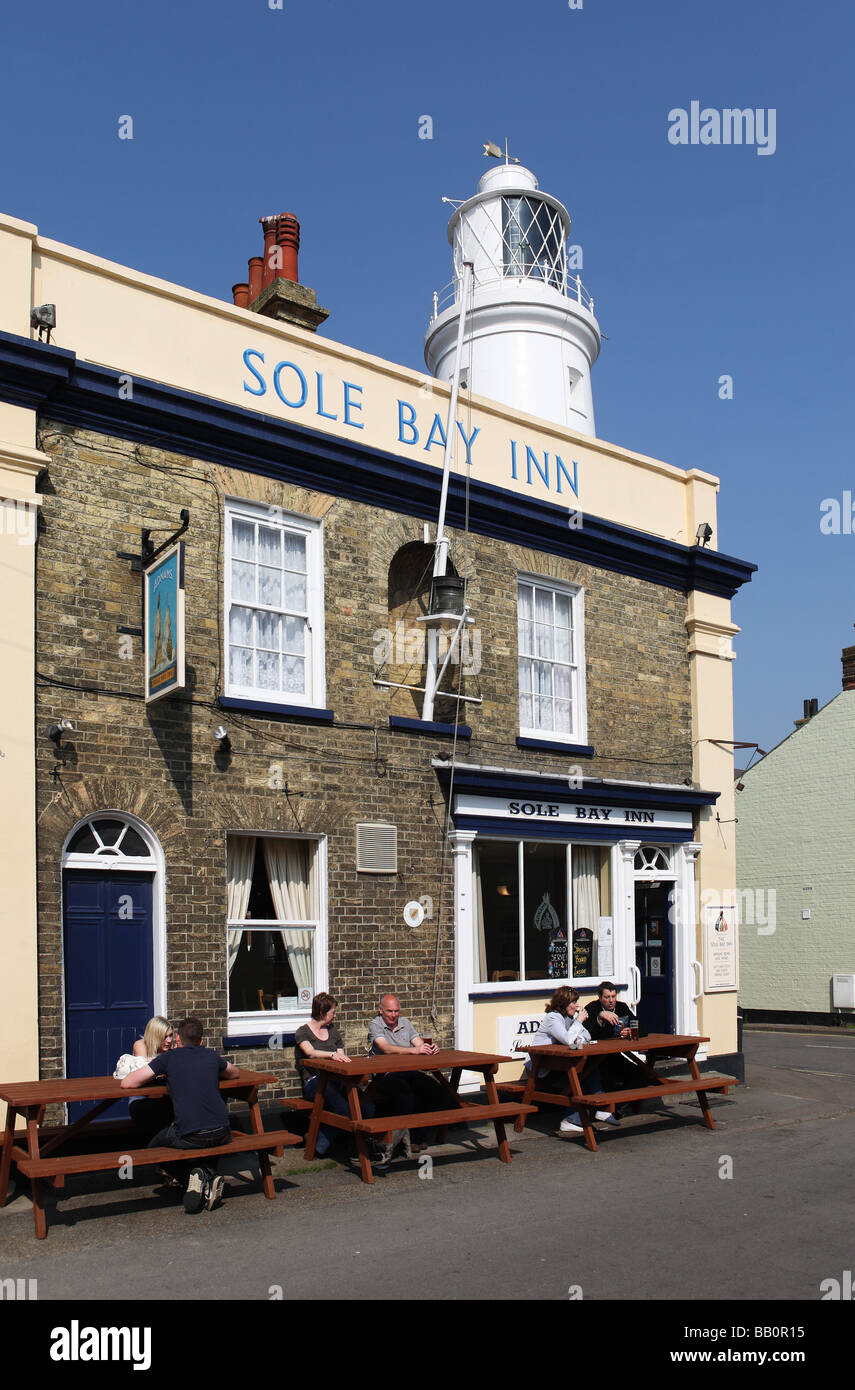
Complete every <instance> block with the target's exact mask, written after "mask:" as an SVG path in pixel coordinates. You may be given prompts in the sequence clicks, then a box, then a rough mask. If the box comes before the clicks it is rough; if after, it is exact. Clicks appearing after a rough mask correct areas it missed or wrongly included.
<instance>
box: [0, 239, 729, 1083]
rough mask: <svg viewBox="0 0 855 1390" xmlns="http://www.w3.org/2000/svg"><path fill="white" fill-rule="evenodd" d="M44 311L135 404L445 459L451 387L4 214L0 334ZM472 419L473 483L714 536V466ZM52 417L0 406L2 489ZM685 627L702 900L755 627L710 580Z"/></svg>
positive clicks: (20, 874) (29, 726) (713, 866)
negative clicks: (217, 412)
mask: <svg viewBox="0 0 855 1390" xmlns="http://www.w3.org/2000/svg"><path fill="white" fill-rule="evenodd" d="M44 303H53V304H55V305H56V312H57V327H56V330H55V331H54V333H53V336H52V343H53V345H54V346H55V347H58V348H61V349H67V350H68V351H70V352H73V353H74V354H76V357H77V359H78V361H81V360H86V361H88V362H90V363H93V364H97V365H99V366H100V367H105V368H108V369H110V370H115V372H116V392H117V395H119V396H120V398H121V399H132V398H133V396H132V393H133V390H134V384H135V382H142V381H154V382H159V383H164V384H166V385H169V386H171V387H175V388H178V389H180V390H182V391H186V392H190V393H196V394H199V395H202V396H204V397H206V398H209V399H211V398H212V399H214V400H217V401H222V402H226V403H229V404H231V405H233V406H236V407H239V408H240V409H242V410H246V411H254V412H258V413H260V414H263V415H265V416H268V417H272V418H274V419H276V420H280V421H288V423H289V424H294V425H299V426H303V427H305V428H306V429H307V430H311V431H314V432H318V433H319V434H321V435H332V436H336V437H338V438H342V439H346V440H348V441H350V442H352V443H355V444H359V445H361V446H368V447H371V448H374V449H378V450H382V451H384V452H385V453H386V454H387V455H393V456H395V457H396V458H397V459H400V460H401V461H402V467H403V468H404V469H405V468H406V467H407V465H408V464H409V463H411V462H416V461H417V462H419V463H421V464H429V465H432V466H433V467H435V468H436V469H437V470H441V468H442V459H443V437H442V431H443V428H444V425H445V420H446V413H447V405H448V398H449V388H448V387H447V386H446V385H445V384H444V383H441V382H439V381H436V380H433V379H431V378H429V377H427V376H426V375H424V374H422V373H418V372H414V371H411V370H409V369H407V368H405V367H401V366H398V365H396V364H393V363H389V362H385V361H382V360H380V359H378V358H376V357H372V356H369V355H368V354H365V353H362V352H358V351H356V350H354V349H352V348H348V347H345V346H343V345H341V344H338V343H335V342H333V341H331V340H329V339H326V338H318V337H317V336H316V335H314V334H312V333H309V332H306V331H303V330H301V329H299V328H295V327H291V326H286V325H283V324H279V323H276V322H273V321H271V320H269V319H265V318H261V317H259V315H258V314H256V313H252V312H250V311H248V310H242V309H238V308H236V307H234V306H233V305H232V304H230V303H227V302H223V301H220V300H215V299H213V298H209V297H206V296H203V295H199V294H195V293H193V292H192V291H190V290H187V289H183V288H181V287H179V286H176V285H172V284H169V283H167V282H165V281H162V280H158V279H156V278H153V277H151V276H146V275H143V274H140V273H138V272H136V271H133V270H130V269H128V268H126V267H123V266H120V265H116V264H114V263H111V262H108V261H105V260H102V259H100V258H98V257H95V256H91V255H88V254H86V253H85V252H82V251H78V250H75V249H74V248H71V247H68V246H64V245H62V244H60V243H59V242H56V241H52V240H50V239H47V238H45V237H42V236H40V235H39V233H38V230H37V228H36V227H34V226H32V225H30V224H27V223H24V222H20V221H17V220H15V219H13V218H10V217H6V216H2V217H0V331H2V332H4V333H8V334H15V335H18V336H19V337H22V338H29V337H32V336H34V335H33V334H32V333H31V329H30V312H31V309H32V307H33V306H34V305H39V304H44ZM122 393H124V394H122ZM458 421H459V428H458V429H457V430H456V432H455V452H454V462H453V469H454V471H455V472H456V473H457V474H458V475H461V476H462V474H463V473H464V470H465V469H466V468H467V466H471V475H470V476H471V477H472V478H473V480H474V479H477V480H479V481H480V482H481V483H486V484H490V485H492V486H495V487H497V488H501V489H504V490H506V491H508V492H511V493H514V494H516V495H517V496H518V497H520V498H521V499H526V498H531V499H536V500H538V501H539V502H551V503H553V504H554V505H556V506H564V507H566V508H567V509H568V512H570V513H572V512H575V511H578V512H579V513H581V516H582V518H583V519H584V517H585V516H589V517H592V518H602V519H604V520H606V521H609V522H614V523H617V524H619V525H621V526H624V527H628V528H631V529H632V530H633V531H636V532H641V533H645V534H646V535H648V536H651V537H659V538H662V540H664V541H666V542H676V543H677V544H679V545H682V546H686V547H691V546H693V545H694V543H695V534H696V531H697V528H698V526H699V525H700V524H701V523H704V522H707V523H709V525H710V526H711V527H712V530H713V548H714V547H715V543H716V540H717V517H716V499H717V492H718V481H717V479H716V478H714V477H712V476H711V475H709V474H706V473H703V472H700V471H698V470H695V469H692V470H689V471H684V470H681V469H679V468H676V467H673V466H671V465H669V464H667V463H663V462H660V461H658V460H656V459H652V458H648V457H646V456H644V455H640V454H637V453H633V452H632V451H630V450H627V449H624V448H622V447H618V446H616V445H612V444H609V443H606V442H604V441H602V440H599V439H591V438H588V437H585V436H583V435H579V434H576V433H573V432H572V431H569V430H566V429H561V428H559V427H556V426H551V425H546V424H545V423H544V422H543V421H541V420H537V419H535V418H533V417H530V416H525V415H521V414H519V413H516V412H513V411H511V410H509V409H507V408H505V407H503V406H500V405H498V404H496V403H494V402H492V401H489V400H486V399H484V398H481V397H472V398H469V399H464V398H463V397H461V401H460V408H459V411H458ZM35 423H36V416H35V411H34V409H30V408H28V407H27V405H26V404H17V405H2V404H0V475H2V477H1V478H0V481H2V495H3V496H4V497H7V498H14V499H21V500H23V501H24V502H27V503H29V502H34V503H35V504H37V503H38V498H37V497H36V492H35V481H36V478H37V476H38V473H39V471H40V469H41V467H42V466H43V465H44V463H45V461H46V460H45V457H44V455H42V454H41V453H40V452H39V450H38V448H37V446H36V439H35ZM467 455H468V457H469V459H470V460H471V465H467ZM2 545H3V557H4V564H3V568H2V581H0V584H2V592H0V611H2V614H3V617H2V624H3V627H2V637H3V658H4V671H5V673H6V675H5V678H4V683H3V687H2V700H3V714H4V716H5V717H4V718H3V720H2V724H0V738H2V750H0V751H2V754H3V758H2V763H0V766H2V768H3V775H4V783H3V785H4V796H3V802H2V809H0V818H2V819H0V830H1V831H2V834H0V844H2V847H3V848H2V852H3V862H4V869H5V873H4V879H5V888H6V895H5V900H6V905H7V914H6V921H5V931H4V953H3V971H2V986H0V988H1V989H2V995H0V1026H2V1029H3V1042H2V1048H0V1053H2V1057H3V1064H2V1066H3V1073H4V1077H5V1078H6V1079H25V1078H31V1077H32V1076H34V1075H35V1074H36V1073H37V1067H38V1039H37V1035H36V1022H35V1020H36V1017H37V1010H36V940H35V936H36V930H35V929H36V905H35V829H34V766H33V759H34V742H33V738H34V731H33V717H32V709H33V686H34V646H33V642H34V633H33V591H34V574H35V553H36V549H35V546H34V545H33V544H22V543H20V538H19V537H17V536H10V535H8V534H4V536H3V537H2ZM687 629H688V652H689V663H690V672H691V688H692V709H693V723H694V730H693V742H694V747H695V762H694V777H695V782H696V784H697V785H699V786H701V787H703V788H704V789H706V790H709V791H719V792H720V794H721V795H720V798H719V801H718V803H717V806H716V808H715V809H714V810H713V811H709V810H707V811H704V812H702V813H701V817H700V831H699V839H698V844H697V846H696V847H694V848H693V850H692V853H691V854H688V853H684V851H682V850H681V854H682V855H683V859H681V863H683V862H684V861H685V864H684V868H685V874H684V879H685V884H686V886H687V888H688V889H689V891H690V892H692V893H694V894H695V895H697V894H700V893H702V892H704V891H705V890H708V889H711V890H715V893H717V894H721V895H724V896H725V897H726V896H727V895H730V897H731V898H732V897H733V895H734V892H735V866H734V849H733V834H732V831H733V828H734V827H733V825H732V824H731V822H732V818H733V814H734V812H733V792H732V784H733V778H732V768H733V757H732V750H731V749H730V748H729V747H728V746H727V741H729V740H732V739H733V711H732V672H731V662H732V660H733V655H734V654H733V648H732V638H733V637H734V636H735V634H736V633H737V632H738V630H739V629H738V628H736V627H735V626H734V625H733V624H732V622H731V618H730V601H729V600H728V599H726V598H719V597H716V596H714V595H712V594H709V593H705V592H700V591H694V592H693V593H692V594H691V595H690V599H689V616H688V619H687ZM37 733H38V736H39V737H41V736H42V735H43V731H37ZM711 740H720V741H723V743H724V746H719V744H716V743H713V742H711ZM716 815H718V817H719V818H720V819H719V820H717V818H716ZM696 866H699V876H698V878H697V880H696V881H695V880H694V871H695V868H696ZM690 867H691V871H692V872H691V875H689V868H690ZM681 872H683V871H682V870H681ZM696 901H697V897H696ZM695 920H696V923H697V912H696V913H695ZM691 938H692V928H691V924H689V934H688V936H687V938H686V941H687V943H688V947H687V948H686V949H684V950H683V951H682V958H681V959H678V963H677V968H678V969H679V970H680V971H681V983H680V990H681V992H682V993H681V997H683V999H684V1001H685V1007H683V1006H682V1005H681V1006H680V1008H678V1011H677V1016H678V1018H680V1017H682V1018H683V1021H684V1022H688V1021H689V1019H690V1018H691V1019H693V1020H695V1028H694V1029H693V1030H692V1031H698V1032H701V1033H704V1034H708V1035H709V1036H710V1039H711V1042H710V1044H709V1045H708V1048H707V1051H708V1052H709V1053H711V1054H727V1053H732V1052H734V1051H735V1049H736V992H735V990H734V991H732V992H726V993H716V994H707V993H706V992H705V984H704V981H703V979H702V972H701V970H700V966H701V963H702V961H703V953H702V947H703V944H702V940H701V931H700V925H699V924H696V925H695V927H694V955H692V951H691ZM684 944H685V943H684ZM678 954H679V953H678ZM541 998H542V996H541ZM524 1004H525V1000H524V999H523V1003H522V1004H520V1001H519V1000H516V1001H515V1003H514V1008H515V1009H518V1008H520V1007H523V1005H524ZM502 1007H503V1006H502V1004H501V1001H498V1002H497V1001H491V1002H490V1003H489V1005H483V1006H481V1007H479V1010H478V1012H477V1017H475V1018H473V1020H472V1021H471V1023H470V1024H469V1025H467V1028H466V1030H465V1031H466V1032H467V1033H471V1044H472V1045H474V1046H477V1047H479V1048H484V1049H488V1050H492V1048H493V1047H494V1046H495V1036H494V1030H493V1033H492V1034H491V1029H492V1027H493V1024H492V1020H493V1019H494V1018H495V1017H498V1016H500V1011H501V1009H502ZM693 1010H694V1012H693ZM491 1036H492V1037H493V1041H492V1042H491Z"/></svg>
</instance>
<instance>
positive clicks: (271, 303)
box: [232, 212, 329, 333]
mask: <svg viewBox="0 0 855 1390" xmlns="http://www.w3.org/2000/svg"><path fill="white" fill-rule="evenodd" d="M258 220H259V222H260V223H261V226H262V230H263V232H264V255H263V256H251V257H250V260H249V279H248V280H247V281H244V282H242V283H241V284H237V285H234V286H233V287H232V298H233V300H234V302H235V304H236V306H237V307H238V308H239V309H249V310H250V311H251V312H252V313H255V314H262V315H263V316H264V317H265V318H268V319H278V320H279V322H280V323H293V324H296V325H297V327H298V328H306V329H308V330H309V332H310V333H315V332H317V330H318V328H319V327H320V325H321V324H322V323H323V321H324V319H326V318H328V317H329V309H323V308H321V306H320V304H319V303H318V300H317V296H316V294H315V291H314V290H310V289H309V287H308V286H307V285H301V284H300V281H299V276H298V270H297V252H298V251H299V249H300V224H299V222H298V221H297V219H296V217H295V216H294V214H293V213H292V212H280V213H279V214H278V215H277V216H275V217H260V218H259V219H258Z"/></svg>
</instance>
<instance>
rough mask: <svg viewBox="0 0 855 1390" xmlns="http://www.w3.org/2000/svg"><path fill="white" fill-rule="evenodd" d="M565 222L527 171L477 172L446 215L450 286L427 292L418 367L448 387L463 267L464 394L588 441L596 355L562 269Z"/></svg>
mask: <svg viewBox="0 0 855 1390" xmlns="http://www.w3.org/2000/svg"><path fill="white" fill-rule="evenodd" d="M569 232H570V216H569V214H568V212H567V209H566V208H565V207H564V206H563V204H561V203H559V201H558V199H557V198H553V197H551V195H550V194H548V193H543V192H541V190H540V189H539V188H538V184H537V179H536V178H535V176H534V174H533V173H532V172H531V170H530V169H526V168H524V167H523V166H522V165H520V164H514V163H512V162H509V161H508V159H507V157H506V158H505V161H504V163H502V164H499V165H496V166H494V167H493V168H491V169H488V171H487V172H486V173H485V174H484V176H483V178H482V179H481V180H480V182H479V184H478V192H477V193H476V194H475V196H474V197H473V198H469V199H467V201H466V202H464V203H461V204H460V206H459V207H458V208H457V209H456V210H455V212H454V213H453V214H452V217H451V219H450V221H449V224H448V240H449V241H450V242H451V245H452V248H453V256H454V280H453V281H452V284H451V285H450V286H449V287H448V289H447V290H446V291H444V292H443V293H442V294H437V295H434V312H433V317H432V318H431V322H430V326H429V328H428V331H427V333H426V334H425V361H426V363H427V365H428V369H429V370H430V372H431V374H432V375H433V376H435V377H439V378H440V380H446V381H448V380H451V377H452V375H453V372H454V358H455V345H456V340H457V328H458V320H459V317H460V308H461V306H460V295H461V293H462V285H463V278H464V277H463V267H464V263H466V262H470V263H471V264H472V266H473V272H472V293H471V296H470V303H469V304H466V305H465V306H464V308H465V326H464V335H463V350H462V354H461V360H462V363H463V366H464V377H465V378H466V380H467V384H468V387H469V389H470V390H471V391H474V392H476V393H477V394H478V395H481V396H488V397H490V398H492V399H493V400H496V401H501V402H502V403H503V404H504V405H508V406H511V407H513V408H514V409H516V410H520V411H525V412H527V413H528V414H530V415H539V416H541V417H543V418H544V419H546V420H553V421H555V423H556V424H559V425H566V426H567V427H568V428H569V429H572V430H577V431H578V432H579V433H580V434H587V435H593V434H595V432H596V431H595V427H594V402H593V397H592V395H591V367H592V365H593V363H594V362H595V361H596V360H597V356H598V355H599V351H600V327H599V324H598V323H597V320H596V318H595V317H594V301H593V300H592V299H591V297H590V295H589V294H588V293H587V291H586V290H585V288H584V286H583V285H582V282H581V280H580V278H579V276H578V275H577V274H576V272H575V270H573V269H572V268H568V265H567V259H568V258H567V239H568V235H569Z"/></svg>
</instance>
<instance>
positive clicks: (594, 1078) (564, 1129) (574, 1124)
mask: <svg viewBox="0 0 855 1390" xmlns="http://www.w3.org/2000/svg"><path fill="white" fill-rule="evenodd" d="M587 1017H588V1014H587V1010H585V1009H583V1008H581V1007H580V1005H579V991H578V989H569V988H568V987H567V985H563V986H562V987H561V989H557V990H556V991H555V993H554V994H553V996H552V998H551V999H550V1001H549V1003H548V1004H547V1006H546V1016H545V1017H544V1018H542V1019H541V1021H540V1023H539V1025H538V1029H537V1032H536V1033H535V1034H534V1035H533V1036H532V1037H531V1038H530V1039H529V1044H530V1046H531V1047H548V1046H550V1045H551V1044H553V1045H554V1044H556V1043H557V1044H558V1046H559V1047H583V1046H584V1045H585V1043H589V1042H590V1041H591V1035H590V1033H589V1032H588V1030H587V1028H585V1027H584V1024H585V1020H586V1019H587ZM530 1071H531V1057H529V1058H528V1059H527V1061H526V1064H525V1072H524V1073H523V1077H522V1079H523V1080H524V1081H527V1080H528V1073H529V1072H530ZM566 1075H567V1073H566V1072H565V1070H564V1069H563V1068H560V1069H556V1068H552V1069H551V1070H547V1071H545V1072H541V1073H540V1074H539V1075H538V1078H537V1087H538V1090H542V1091H561V1090H563V1089H564V1078H565V1076H566ZM602 1089H603V1088H602V1084H601V1081H600V1069H599V1067H589V1068H588V1070H587V1071H586V1073H585V1080H584V1083H583V1086H582V1090H583V1091H584V1093H585V1095H595V1094H596V1093H597V1091H601V1090H602ZM594 1118H595V1119H597V1120H602V1121H604V1123H606V1124H610V1125H617V1124H620V1120H618V1118H617V1117H616V1116H615V1115H612V1113H611V1112H610V1111H609V1110H597V1111H595V1112H594ZM558 1132H559V1134H568V1133H571V1132H574V1133H580V1134H581V1133H582V1132H583V1130H582V1122H581V1119H580V1116H579V1112H578V1110H568V1111H567V1114H566V1115H565V1116H564V1118H563V1120H562V1121H561V1124H560V1125H559V1126H558Z"/></svg>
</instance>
